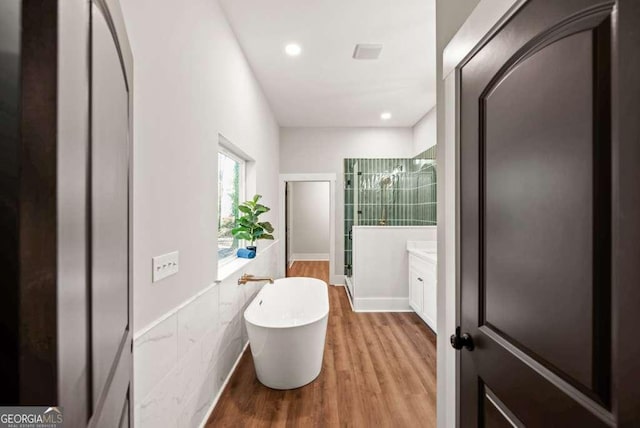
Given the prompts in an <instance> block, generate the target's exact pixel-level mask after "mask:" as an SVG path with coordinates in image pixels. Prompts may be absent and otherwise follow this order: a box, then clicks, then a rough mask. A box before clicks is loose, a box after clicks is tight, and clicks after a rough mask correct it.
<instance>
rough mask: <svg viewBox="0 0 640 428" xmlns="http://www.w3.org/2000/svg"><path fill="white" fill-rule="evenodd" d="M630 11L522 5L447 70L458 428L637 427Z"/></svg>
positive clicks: (596, 3)
mask: <svg viewBox="0 0 640 428" xmlns="http://www.w3.org/2000/svg"><path fill="white" fill-rule="evenodd" d="M634 3H635V4H634ZM637 4H638V2H634V1H618V2H614V1H602V0H563V1H557V0H530V1H528V2H526V3H525V4H524V6H523V7H521V8H520V9H519V10H518V11H517V12H515V14H514V15H513V16H512V17H511V18H510V19H509V20H508V21H507V22H506V24H504V25H503V26H502V27H501V28H500V29H499V30H497V31H496V32H495V34H493V35H492V36H491V37H489V38H488V39H487V41H486V42H485V43H484V45H482V46H481V47H479V48H478V49H477V50H476V51H475V52H474V53H473V54H472V55H471V56H470V58H469V59H468V60H467V61H466V62H465V63H464V64H463V65H462V66H461V67H460V68H459V70H458V72H459V73H460V74H459V77H460V81H461V86H460V118H461V122H460V132H461V134H460V135H461V138H460V166H461V176H460V180H461V189H460V190H461V211H460V233H461V242H460V243H461V252H460V270H461V271H460V273H461V276H460V278H461V301H460V305H461V306H460V308H461V320H460V321H461V331H462V332H464V333H469V334H470V335H471V337H472V338H473V341H474V345H475V347H474V349H473V350H471V351H470V350H467V349H462V350H461V358H460V372H459V373H460V385H459V386H460V409H459V410H460V411H459V420H460V423H461V426H463V427H472V426H490V427H491V426H510V425H515V426H534V427H535V426H561V427H597V426H630V425H633V424H635V423H640V395H639V394H638V386H637V381H638V377H639V371H640V369H639V367H638V365H637V364H636V365H633V364H631V363H630V361H640V354H639V352H638V351H639V348H638V345H637V344H636V343H628V341H627V340H626V338H625V337H623V334H624V333H626V331H627V330H628V327H627V325H626V324H624V325H623V323H622V322H621V320H622V319H625V320H626V321H625V323H627V322H629V321H631V322H633V323H635V325H636V326H640V312H637V311H635V310H634V309H632V304H633V302H634V300H633V299H634V298H635V305H637V304H640V300H639V297H640V295H639V293H638V290H637V289H638V287H640V271H639V269H638V267H637V264H639V263H640V258H638V259H637V260H636V261H633V260H632V258H631V257H630V254H629V251H631V250H635V251H636V252H635V254H636V255H635V257H636V258H637V257H640V252H638V243H637V240H638V231H639V229H640V198H639V195H640V191H639V189H640V174H639V173H638V170H639V169H640V167H639V165H640V156H638V155H639V149H638V145H640V140H639V139H638V134H637V132H634V131H633V126H637V125H634V123H633V122H637V121H638V119H637V118H638V116H640V110H639V109H638V101H637V98H638V96H640V93H638V92H637V88H638V84H637V81H634V79H635V80H637V79H638V78H637V76H638V75H640V74H639V72H640V70H639V69H638V66H639V65H640V63H639V62H638V58H637V57H638V54H639V52H640V50H639V49H640V44H638V35H637V31H635V32H634V31H631V29H632V28H633V26H634V25H635V28H636V30H637V29H638V28H640V27H638V25H640V13H639V11H640V9H639V8H638V6H637ZM634 40H635V43H632V42H633V41H634ZM634 44H635V51H634V49H633V45H634ZM631 72H632V73H633V74H631ZM632 76H633V77H632ZM634 88H635V90H636V92H635V100H633V99H631V101H630V104H629V105H628V106H627V108H631V109H632V110H631V111H629V110H625V111H624V112H623V111H621V110H619V107H618V106H619V105H620V104H621V103H622V101H623V100H624V99H626V98H625V97H627V96H628V95H626V94H625V91H632V92H633V91H634ZM633 109H635V113H632V112H633V111H634V110H633ZM634 117H635V118H634ZM622 130H625V132H626V134H625V135H623V132H622ZM635 131H637V128H635ZM622 153H625V154H626V156H628V157H627V158H626V159H624V160H623V159H622V158H621V156H622ZM634 182H635V185H636V187H633V185H632V184H633V183H634ZM634 239H635V241H634ZM634 312H635V313H634ZM625 342H626V343H625ZM634 381H635V382H636V383H635V385H633V382H634ZM630 396H635V399H632V398H630ZM633 400H635V403H634V401H633Z"/></svg>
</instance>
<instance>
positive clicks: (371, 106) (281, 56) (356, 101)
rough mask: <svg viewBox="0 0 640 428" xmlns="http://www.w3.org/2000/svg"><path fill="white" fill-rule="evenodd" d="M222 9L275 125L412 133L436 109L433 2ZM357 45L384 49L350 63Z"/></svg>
mask: <svg viewBox="0 0 640 428" xmlns="http://www.w3.org/2000/svg"><path fill="white" fill-rule="evenodd" d="M220 3H221V4H222V7H223V9H224V10H225V13H226V15H227V18H228V19H229V21H230V23H231V26H232V28H233V30H234V32H235V33H236V36H237V37H238V40H239V42H240V45H241V46H242V49H243V50H244V53H245V55H246V56H247V58H248V60H249V63H250V64H251V67H252V68H253V71H254V73H255V74H256V77H257V78H258V80H259V81H260V84H261V86H262V88H263V89H264V91H265V93H266V95H267V98H268V99H269V102H270V104H271V106H272V108H273V110H274V112H275V115H276V117H277V119H278V122H279V123H280V125H281V126H326V127H334V126H335V127H338V126H340V127H341V126H413V125H414V124H415V123H416V122H417V121H418V120H419V119H420V118H421V117H422V116H423V115H424V114H425V113H426V112H427V111H428V110H429V109H431V107H433V106H434V105H435V101H436V76H435V71H436V70H435V67H436V66H435V58H436V57H435V5H434V3H435V2H434V0H220ZM289 42H297V43H299V44H300V45H301V46H302V54H301V55H300V56H298V57H289V56H287V55H286V54H285V53H284V46H285V45H286V44H287V43H289ZM357 43H382V44H383V45H384V48H383V50H382V54H381V56H380V58H379V59H378V60H354V59H353V58H352V57H351V56H352V54H353V49H354V47H355V45H356V44H357ZM383 111H389V112H391V113H392V115H393V117H392V118H391V119H390V120H387V121H383V120H381V119H380V113H382V112H383Z"/></svg>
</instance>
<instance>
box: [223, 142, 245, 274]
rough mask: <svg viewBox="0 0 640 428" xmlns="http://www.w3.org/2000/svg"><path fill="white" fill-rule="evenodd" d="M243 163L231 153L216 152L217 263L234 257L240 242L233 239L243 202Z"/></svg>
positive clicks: (224, 151) (225, 151)
mask: <svg viewBox="0 0 640 428" xmlns="http://www.w3.org/2000/svg"><path fill="white" fill-rule="evenodd" d="M244 169H245V161H244V160H242V159H240V158H239V157H238V156H236V155H234V154H233V153H231V152H229V151H227V150H224V149H220V151H219V152H218V263H225V262H227V261H229V260H232V259H234V258H235V257H236V251H237V249H238V247H239V246H240V245H242V243H241V242H239V241H238V240H237V239H235V238H234V237H233V235H232V234H231V230H232V229H233V228H234V227H236V219H237V218H238V204H239V203H240V202H242V201H244V199H245V197H244Z"/></svg>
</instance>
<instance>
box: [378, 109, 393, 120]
mask: <svg viewBox="0 0 640 428" xmlns="http://www.w3.org/2000/svg"><path fill="white" fill-rule="evenodd" d="M380 119H382V120H389V119H391V113H389V112H388V111H385V112H384V113H382V114H381V115H380Z"/></svg>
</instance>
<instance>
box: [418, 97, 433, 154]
mask: <svg viewBox="0 0 640 428" xmlns="http://www.w3.org/2000/svg"><path fill="white" fill-rule="evenodd" d="M437 116H438V113H437V109H436V106H434V107H433V108H432V109H431V110H429V111H428V112H427V113H426V114H425V115H424V116H423V117H422V119H420V120H419V121H418V122H417V123H416V124H415V125H414V126H413V153H414V155H419V154H420V153H422V152H424V151H425V150H427V149H428V148H430V147H433V146H435V145H436V143H437V138H438V134H437Z"/></svg>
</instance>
